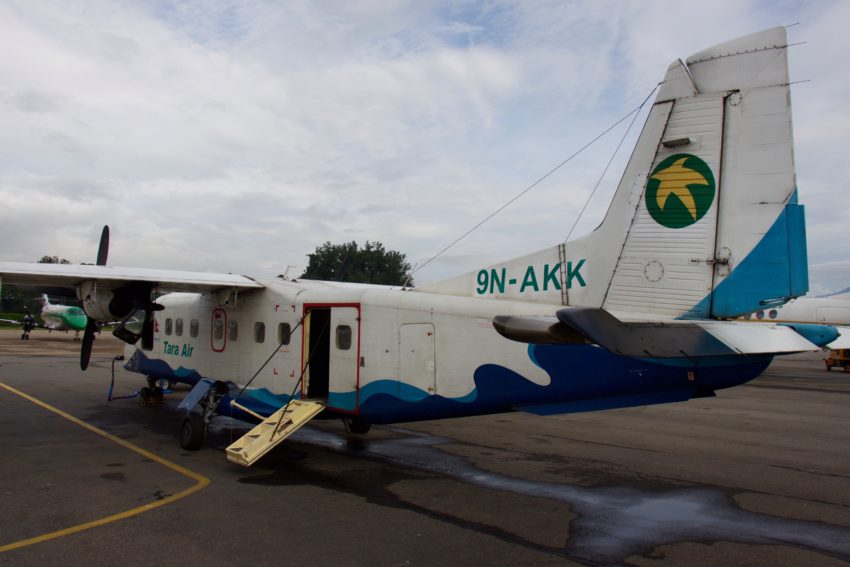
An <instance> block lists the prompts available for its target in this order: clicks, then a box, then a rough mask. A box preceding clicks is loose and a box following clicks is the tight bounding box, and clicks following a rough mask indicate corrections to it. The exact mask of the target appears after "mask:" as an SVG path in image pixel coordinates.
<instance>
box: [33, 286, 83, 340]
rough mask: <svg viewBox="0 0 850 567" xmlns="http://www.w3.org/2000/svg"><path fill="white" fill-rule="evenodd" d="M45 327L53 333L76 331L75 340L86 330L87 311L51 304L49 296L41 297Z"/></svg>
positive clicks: (41, 314)
mask: <svg viewBox="0 0 850 567" xmlns="http://www.w3.org/2000/svg"><path fill="white" fill-rule="evenodd" d="M39 316H40V317H41V320H42V321H43V322H44V327H46V328H47V329H48V330H51V331H74V332H75V333H76V335H75V337H74V338H75V339H76V338H77V337H78V336H79V334H80V331H85V330H86V325H87V324H88V317H86V313H85V311H83V310H82V309H81V308H79V307H75V306H73V305H57V304H53V303H50V299H48V297H47V294H46V293H44V294H42V296H41V313H40V314H39Z"/></svg>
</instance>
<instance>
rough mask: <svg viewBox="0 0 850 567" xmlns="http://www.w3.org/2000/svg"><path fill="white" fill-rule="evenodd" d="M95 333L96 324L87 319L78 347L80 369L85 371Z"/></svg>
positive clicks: (92, 320)
mask: <svg viewBox="0 0 850 567" xmlns="http://www.w3.org/2000/svg"><path fill="white" fill-rule="evenodd" d="M96 332H97V322H96V321H95V320H94V319H92V318H89V321H88V323H86V330H85V332H84V333H83V343H82V346H81V347H80V369H81V370H85V369H86V368H88V367H89V359H90V358H91V347H92V345H93V344H94V334H95V333H96Z"/></svg>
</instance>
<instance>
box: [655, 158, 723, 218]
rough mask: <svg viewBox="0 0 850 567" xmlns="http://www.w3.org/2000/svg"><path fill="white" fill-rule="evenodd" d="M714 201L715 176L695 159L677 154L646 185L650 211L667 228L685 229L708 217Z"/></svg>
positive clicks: (703, 163) (699, 160) (661, 165)
mask: <svg viewBox="0 0 850 567" xmlns="http://www.w3.org/2000/svg"><path fill="white" fill-rule="evenodd" d="M713 201H714V175H712V173H711V169H709V167H708V165H707V164H706V163H705V162H704V161H702V160H701V159H700V158H698V157H697V156H695V155H691V154H676V155H673V156H670V157H668V158H667V159H665V160H664V161H662V162H661V163H659V164H658V167H656V168H655V169H654V170H653V171H652V175H650V176H649V181H648V182H647V184H646V208H647V209H648V210H649V214H650V215H652V218H654V219H655V221H656V222H657V223H658V224H660V225H663V226H666V227H667V228H684V227H686V226H690V225H692V224H694V223H695V222H697V221H698V220H699V219H701V218H702V217H704V216H705V213H707V212H708V209H709V208H710V207H711V203H712V202H713Z"/></svg>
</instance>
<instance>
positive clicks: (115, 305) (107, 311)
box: [77, 281, 150, 321]
mask: <svg viewBox="0 0 850 567" xmlns="http://www.w3.org/2000/svg"><path fill="white" fill-rule="evenodd" d="M77 293H78V294H79V298H80V299H81V300H82V302H83V309H84V310H85V312H86V315H88V316H89V317H91V318H92V319H94V320H95V321H118V320H120V319H123V318H124V317H126V316H127V315H129V314H130V311H132V309H133V305H134V303H135V302H146V301H149V298H150V289H149V288H145V289H142V288H132V287H127V288H118V289H98V287H97V282H96V281H86V282H83V283H81V284H80V286H79V288H78V289H77Z"/></svg>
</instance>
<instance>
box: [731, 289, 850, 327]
mask: <svg viewBox="0 0 850 567" xmlns="http://www.w3.org/2000/svg"><path fill="white" fill-rule="evenodd" d="M748 318H749V319H754V320H756V321H782V322H791V323H817V324H822V325H850V295H831V296H829V297H799V298H797V299H794V300H792V301H789V302H788V303H786V304H785V305H778V306H776V307H771V308H769V309H760V310H758V311H756V312H755V313H752V314H750V315H749V317H748Z"/></svg>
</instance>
